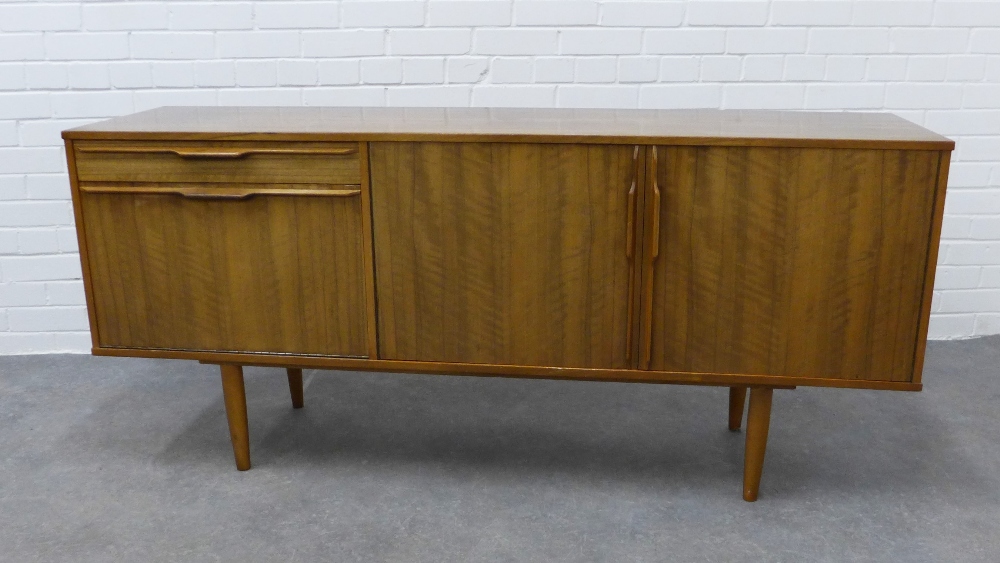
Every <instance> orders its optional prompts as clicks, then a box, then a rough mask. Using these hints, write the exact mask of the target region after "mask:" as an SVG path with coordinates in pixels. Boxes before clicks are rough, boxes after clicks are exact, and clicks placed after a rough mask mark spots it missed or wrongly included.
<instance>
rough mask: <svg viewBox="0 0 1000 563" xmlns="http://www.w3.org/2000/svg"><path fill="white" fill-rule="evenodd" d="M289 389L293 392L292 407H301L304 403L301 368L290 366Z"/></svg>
mask: <svg viewBox="0 0 1000 563" xmlns="http://www.w3.org/2000/svg"><path fill="white" fill-rule="evenodd" d="M288 391H289V392H290V393H291V394H292V408H295V409H301V408H302V405H303V398H302V370H301V369H298V368H288Z"/></svg>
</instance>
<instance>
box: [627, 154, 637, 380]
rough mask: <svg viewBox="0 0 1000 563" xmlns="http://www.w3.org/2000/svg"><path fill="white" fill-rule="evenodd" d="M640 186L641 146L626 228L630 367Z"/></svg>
mask: <svg viewBox="0 0 1000 563" xmlns="http://www.w3.org/2000/svg"><path fill="white" fill-rule="evenodd" d="M638 184H639V145H636V146H635V150H633V151H632V186H631V187H630V188H629V190H628V212H627V213H628V222H627V225H626V226H625V229H626V231H625V257H626V258H628V261H629V267H628V314H627V316H626V317H625V319H626V321H625V322H626V327H625V361H626V362H628V366H629V367H631V366H632V324H633V319H634V318H635V291H636V289H635V286H636V281H635V278H636V271H635V269H636V264H635V261H634V258H635V244H636V238H637V237H636V234H635V228H636V226H635V215H636V213H638V210H637V209H636V205H638V202H637V201H636V199H637V198H636V195H637V191H638Z"/></svg>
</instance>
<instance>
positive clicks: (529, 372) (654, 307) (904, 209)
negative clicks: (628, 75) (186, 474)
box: [63, 107, 954, 501]
mask: <svg viewBox="0 0 1000 563" xmlns="http://www.w3.org/2000/svg"><path fill="white" fill-rule="evenodd" d="M63 137H64V139H65V141H66V155H67V158H68V162H69V174H70V179H71V185H72V195H73V209H74V213H75V218H76V225H77V233H78V236H79V243H80V259H81V261H82V266H83V278H84V280H83V281H84V286H85V288H86V297H87V309H88V312H89V315H90V329H91V334H92V337H93V353H94V354H97V355H106V356H141V357H152V358H178V359H191V360H199V361H201V362H204V363H211V364H218V365H219V366H220V367H221V373H222V388H223V396H224V403H225V408H226V413H227V417H228V421H229V428H230V433H231V438H232V444H233V450H234V453H235V458H236V466H237V468H238V469H241V470H245V469H249V467H250V455H249V438H248V431H247V412H246V398H245V393H244V385H243V372H242V366H246V365H256V366H276V367H283V368H286V369H287V377H288V382H289V386H290V389H291V395H292V403H293V406H294V407H301V406H302V403H303V397H302V395H303V390H302V371H301V370H302V369H303V368H331V369H349V370H377V371H390V372H392V371H396V372H400V371H401V372H422V373H442V374H465V375H499V376H507V377H524V378H552V379H574V380H591V381H627V382H642V383H676V384H696V385H715V386H727V387H729V429H730V430H734V431H738V430H739V429H740V427H741V425H742V419H743V410H744V405H745V403H746V402H747V399H746V396H747V391H749V408H748V412H747V424H746V449H745V459H744V479H743V497H744V498H745V499H746V500H748V501H753V500H755V499H756V498H757V495H758V489H759V483H760V477H761V471H762V467H763V461H764V451H765V446H766V443H767V434H768V427H769V424H770V411H771V399H772V392H773V390H774V389H784V388H794V387H795V386H799V385H810V386H826V387H847V388H858V389H886V390H901V391H919V390H920V389H921V371H922V365H923V359H924V347H925V342H926V336H927V324H928V318H929V314H930V303H931V295H932V289H933V285H934V270H935V264H936V261H937V250H938V240H939V237H940V231H941V219H942V213H943V204H944V198H945V187H946V184H947V175H948V163H949V158H950V152H951V150H952V149H953V148H954V143H953V142H952V141H950V140H948V139H946V138H944V137H942V136H939V135H937V134H934V133H932V132H930V131H927V130H925V129H923V128H921V127H918V126H916V125H913V124H911V123H909V122H907V121H905V120H903V119H900V118H898V117H895V116H892V115H888V114H862V113H806V112H769V111H717V110H691V111H682V110H572V109H560V110H556V109H485V108H481V109H476V108H456V109H440V108H236V107H225V108H216V107H212V108H208V107H202V108H179V107H174V108H160V109H156V110H152V111H147V112H143V113H138V114H134V115H129V116H124V117H119V118H115V119H111V120H108V121H104V122H101V123H98V124H95V125H89V126H84V127H79V128H76V129H71V130H69V131H65V132H64V133H63Z"/></svg>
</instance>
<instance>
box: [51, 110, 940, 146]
mask: <svg viewBox="0 0 1000 563" xmlns="http://www.w3.org/2000/svg"><path fill="white" fill-rule="evenodd" d="M63 136H64V137H65V138H71V139H134V140H138V139H146V140H152V139H161V140H162V139H200V140H219V139H241V140H249V139H259V140H286V141H293V140H299V141H301V140H322V141H465V142H526V143H542V142H544V143H597V144H608V143H614V144H629V145H637V144H638V145H651V144H660V145H667V144H670V145H740V146H786V147H841V148H913V149H927V150H940V149H943V150H951V149H953V148H954V146H955V143H954V142H952V141H951V140H949V139H947V138H945V137H942V136H941V135H937V134H936V133H933V132H931V131H928V130H927V129H924V128H922V127H920V126H918V125H914V124H913V123H910V122H908V121H906V120H904V119H902V118H899V117H896V116H894V115H892V114H888V113H845V112H804V111H767V110H714V109H687V110H659V109H642V110H640V109H620V110H614V109H569V108H558V109H556V108H544V109H543V108H338V107H323V108H320V107H284V108H282V107H166V108H159V109H155V110H150V111H146V112H142V113H137V114H133V115H128V116H123V117H116V118H114V119H111V120H107V121H102V122H100V123H96V124H93V125H87V126H84V127H78V128H76V129H71V130H69V131H65V132H64V133H63Z"/></svg>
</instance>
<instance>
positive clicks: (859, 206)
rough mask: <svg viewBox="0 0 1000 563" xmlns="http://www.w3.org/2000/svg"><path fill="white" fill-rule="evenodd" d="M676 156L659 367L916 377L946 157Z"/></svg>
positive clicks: (781, 152) (664, 165)
mask: <svg viewBox="0 0 1000 563" xmlns="http://www.w3.org/2000/svg"><path fill="white" fill-rule="evenodd" d="M665 154H667V155H669V157H668V158H667V159H666V160H663V159H661V164H660V170H658V171H657V174H658V177H659V179H660V182H661V184H662V185H663V186H664V187H663V190H664V195H665V197H664V204H663V206H662V208H661V209H660V210H659V213H660V214H661V217H662V221H663V226H664V227H663V229H662V230H661V248H662V249H663V250H662V251H661V256H660V259H659V261H658V262H657V263H656V265H655V270H654V271H655V276H654V284H655V287H656V288H655V291H654V292H653V296H654V297H653V307H654V323H653V325H654V332H653V338H652V342H653V354H652V356H653V361H652V365H651V368H652V369H661V370H677V371H693V372H714V373H743V374H766V375H780V376H797V377H822V378H840V379H864V380H890V381H908V380H909V374H910V373H912V368H913V364H912V358H913V354H914V343H915V341H916V333H917V325H918V321H919V311H920V301H921V296H922V289H923V274H924V267H925V256H926V251H927V240H928V235H929V228H930V218H931V208H932V204H933V196H934V190H933V186H934V172H935V171H936V168H934V164H935V163H936V160H935V157H936V153H932V152H927V151H880V150H846V149H844V150H839V149H838V150H829V149H784V148H760V147H758V148H746V147H700V148H693V147H692V148H674V149H670V150H667V151H666V153H665Z"/></svg>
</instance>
